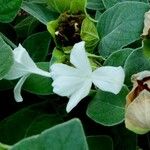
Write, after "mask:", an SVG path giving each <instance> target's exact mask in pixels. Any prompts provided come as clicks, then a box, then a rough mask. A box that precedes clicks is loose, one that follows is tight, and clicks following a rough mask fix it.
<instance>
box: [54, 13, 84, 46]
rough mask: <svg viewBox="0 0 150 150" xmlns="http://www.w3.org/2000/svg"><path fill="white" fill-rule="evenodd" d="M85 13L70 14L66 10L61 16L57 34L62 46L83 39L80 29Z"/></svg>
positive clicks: (70, 44)
mask: <svg viewBox="0 0 150 150" xmlns="http://www.w3.org/2000/svg"><path fill="white" fill-rule="evenodd" d="M84 18H85V15H84V14H80V13H78V14H75V15H72V14H69V13H67V12H65V13H64V14H62V15H61V16H60V20H59V27H58V28H57V29H56V32H55V36H56V39H57V41H58V43H59V44H60V45H61V46H72V45H74V44H75V43H78V42H80V41H81V37H80V30H81V25H82V21H83V19H84Z"/></svg>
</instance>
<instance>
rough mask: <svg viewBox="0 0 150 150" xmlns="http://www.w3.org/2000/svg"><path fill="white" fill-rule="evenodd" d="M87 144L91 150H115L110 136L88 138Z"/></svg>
mask: <svg viewBox="0 0 150 150" xmlns="http://www.w3.org/2000/svg"><path fill="white" fill-rule="evenodd" d="M87 142H88V145H89V149H90V150H113V141H112V139H111V138H110V137H109V136H105V135H99V136H88V137H87Z"/></svg>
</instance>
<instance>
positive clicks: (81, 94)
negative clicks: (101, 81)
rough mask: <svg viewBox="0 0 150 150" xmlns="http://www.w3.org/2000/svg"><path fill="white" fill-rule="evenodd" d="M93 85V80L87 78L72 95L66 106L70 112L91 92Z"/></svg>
mask: <svg viewBox="0 0 150 150" xmlns="http://www.w3.org/2000/svg"><path fill="white" fill-rule="evenodd" d="M91 86H92V82H91V80H87V81H85V82H84V83H83V84H82V85H81V87H80V88H79V89H78V90H77V91H76V92H75V93H74V94H73V95H71V97H70V99H69V102H68V104H67V108H66V111H67V112H70V111H71V110H72V109H73V108H74V107H75V106H76V105H77V104H78V103H79V102H80V101H81V100H82V99H83V98H85V97H86V96H87V95H88V94H89V92H90V89H91Z"/></svg>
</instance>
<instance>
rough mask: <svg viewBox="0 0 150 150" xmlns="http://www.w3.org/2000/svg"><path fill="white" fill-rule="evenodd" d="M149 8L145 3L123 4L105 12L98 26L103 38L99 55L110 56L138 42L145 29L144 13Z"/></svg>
mask: <svg viewBox="0 0 150 150" xmlns="http://www.w3.org/2000/svg"><path fill="white" fill-rule="evenodd" d="M149 8H150V7H149V5H148V4H145V3H140V2H122V3H118V4H116V5H115V6H114V7H112V8H110V9H108V10H107V11H105V12H104V13H103V14H102V15H101V17H100V18H99V20H98V24H97V30H98V33H99V36H100V37H101V41H100V44H99V53H100V54H101V55H103V56H108V55H110V54H111V53H112V52H114V51H116V50H118V49H121V48H123V47H124V46H126V45H128V44H130V43H132V42H134V41H136V40H138V39H139V38H140V35H141V33H142V29H143V21H144V13H145V12H146V11H148V10H149ZM135 11H136V12H138V13H135Z"/></svg>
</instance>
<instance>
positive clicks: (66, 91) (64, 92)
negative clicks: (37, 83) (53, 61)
mask: <svg viewBox="0 0 150 150" xmlns="http://www.w3.org/2000/svg"><path fill="white" fill-rule="evenodd" d="M83 81H85V80H84V78H78V77H72V76H68V77H65V76H61V77H58V78H57V79H55V80H54V82H53V83H52V86H53V87H54V88H53V92H54V93H56V94H58V95H60V96H67V97H70V96H71V95H72V94H73V93H74V92H76V91H77V90H78V89H79V88H80V87H81V86H82V84H83Z"/></svg>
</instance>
